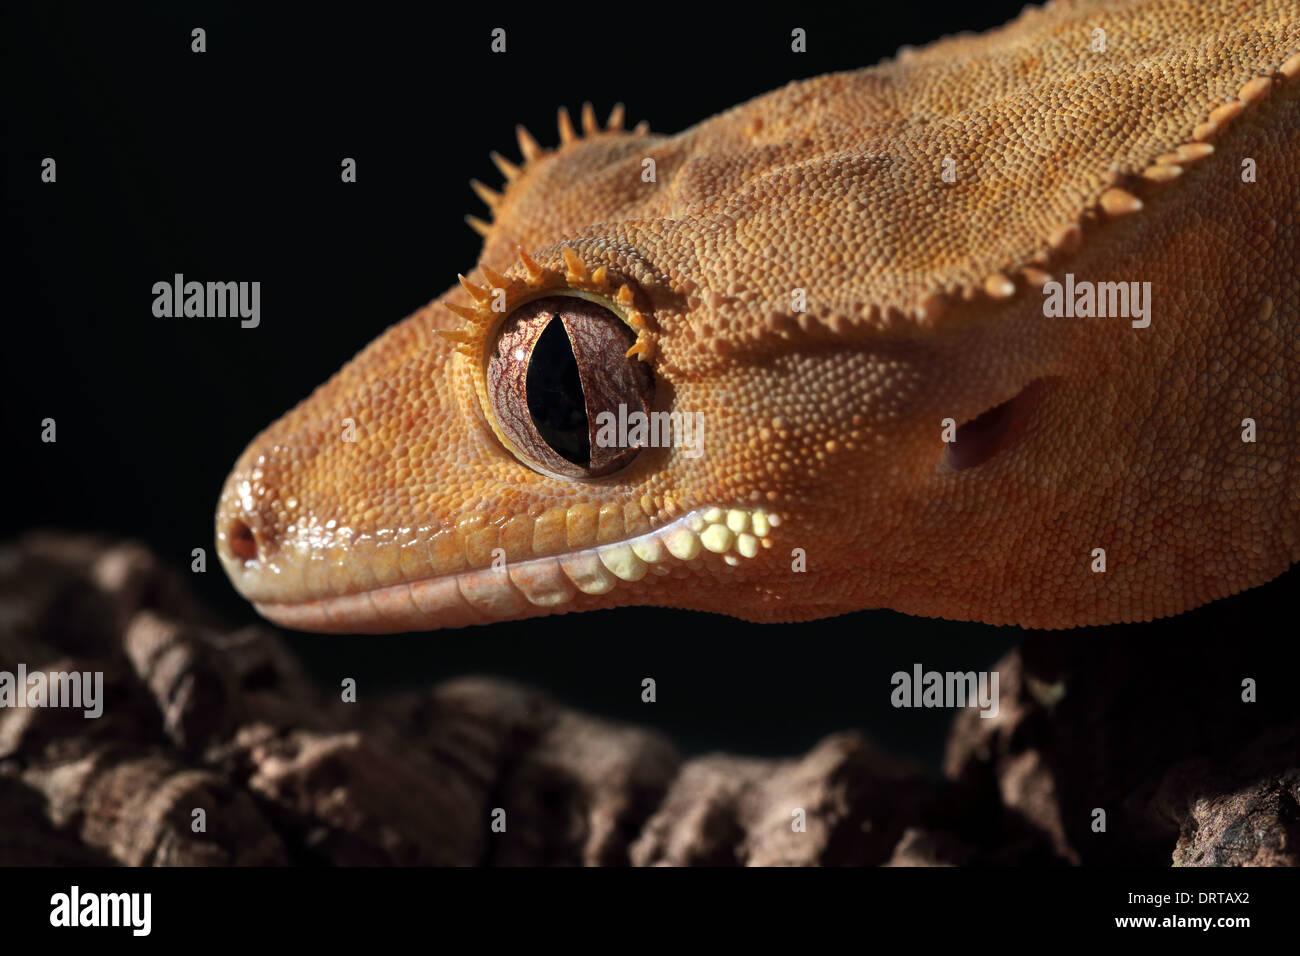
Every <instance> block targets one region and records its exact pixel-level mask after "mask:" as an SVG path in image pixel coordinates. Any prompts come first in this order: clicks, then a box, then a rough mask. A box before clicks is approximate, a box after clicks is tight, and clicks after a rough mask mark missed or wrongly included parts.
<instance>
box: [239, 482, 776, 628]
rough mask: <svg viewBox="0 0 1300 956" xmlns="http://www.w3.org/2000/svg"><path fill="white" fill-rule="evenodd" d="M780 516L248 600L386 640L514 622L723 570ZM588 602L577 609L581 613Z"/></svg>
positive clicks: (304, 623) (284, 620)
mask: <svg viewBox="0 0 1300 956" xmlns="http://www.w3.org/2000/svg"><path fill="white" fill-rule="evenodd" d="M780 524H781V519H780V517H779V516H778V515H776V514H772V513H769V512H767V511H764V510H762V509H749V508H730V509H724V508H719V507H704V508H696V509H695V510H693V511H690V512H688V513H686V514H685V515H682V516H681V517H680V518H677V519H676V520H674V521H672V522H671V523H669V524H666V525H664V526H663V527H661V528H657V529H655V530H654V531H650V532H647V533H645V534H642V535H638V536H637V537H635V538H629V539H627V540H626V541H620V542H617V543H614V544H605V545H597V546H595V547H591V548H584V549H582V550H579V551H573V552H570V553H568V554H560V555H549V556H546V557H540V558H530V559H528V560H524V561H516V562H513V563H511V562H503V563H502V564H500V565H499V566H495V567H486V568H476V569H474V570H470V571H461V572H458V573H452V574H443V575H438V576H437V577H432V578H426V579H424V580H422V581H409V582H404V583H401V584H392V585H387V586H384V587H378V588H371V589H369V590H365V591H358V592H355V593H352V594H343V595H337V596H333V597H325V598H317V599H315V600H309V601H301V602H277V601H255V602H254V604H253V606H254V607H256V608H257V611H258V613H259V614H261V615H262V616H263V617H265V618H266V619H267V620H269V621H271V622H272V623H274V624H278V625H280V626H281V627H287V628H290V629H293V630H304V631H316V632H323V633H335V634H386V633H394V632H397V631H432V630H437V629H439V628H444V627H464V626H467V625H471V624H490V623H493V622H494V621H509V620H518V619H520V618H526V617H535V616H538V615H540V614H547V613H556V612H562V611H565V610H570V609H573V610H576V609H577V608H576V607H575V608H571V607H570V605H573V604H574V603H575V602H578V601H581V596H582V595H587V596H591V597H599V596H601V595H604V594H607V593H609V592H610V591H612V590H613V589H614V588H615V587H616V586H617V585H618V584H619V583H620V582H635V581H640V580H641V579H642V578H644V577H646V575H647V574H656V575H666V574H669V573H671V570H672V566H673V565H674V564H685V563H689V562H693V561H697V560H699V559H700V557H701V556H702V555H703V554H704V553H705V552H710V553H713V554H717V555H720V556H721V557H722V559H723V560H724V561H725V562H726V563H727V564H729V565H733V566H734V565H738V564H739V563H740V562H741V561H742V560H745V559H749V558H753V557H755V556H757V555H758V553H759V551H760V549H761V548H766V547H771V545H772V539H771V537H770V534H771V531H772V529H773V528H776V527H778V526H779V525H780ZM590 604H591V602H584V609H585V608H586V606H588V605H590Z"/></svg>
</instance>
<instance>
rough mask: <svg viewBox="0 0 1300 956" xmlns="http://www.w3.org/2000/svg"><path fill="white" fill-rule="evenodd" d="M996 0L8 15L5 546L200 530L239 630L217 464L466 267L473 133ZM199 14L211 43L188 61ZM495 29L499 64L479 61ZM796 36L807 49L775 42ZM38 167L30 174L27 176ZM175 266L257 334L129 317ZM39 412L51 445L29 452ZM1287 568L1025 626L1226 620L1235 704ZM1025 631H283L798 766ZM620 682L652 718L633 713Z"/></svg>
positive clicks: (810, 55) (1216, 623) (915, 627)
mask: <svg viewBox="0 0 1300 956" xmlns="http://www.w3.org/2000/svg"><path fill="white" fill-rule="evenodd" d="M1022 3H1023V0H1014V2H983V3H979V4H954V5H953V6H952V7H951V8H945V7H944V6H943V5H942V4H936V3H934V2H927V3H925V4H923V5H922V4H910V5H909V4H889V5H888V6H885V5H878V4H869V5H862V4H859V5H852V6H845V7H842V8H841V9H840V10H831V9H823V10H812V9H810V8H808V7H806V6H803V5H800V6H797V7H791V8H788V9H787V10H786V11H785V12H782V13H778V14H759V13H745V12H744V10H745V8H744V7H743V6H739V5H730V4H729V5H727V7H725V8H719V9H716V10H709V9H708V8H706V7H704V6H703V5H699V4H692V5H690V6H689V7H677V8H673V7H668V6H661V5H658V4H649V5H645V4H632V5H602V6H601V7H600V8H599V9H598V10H597V9H594V8H592V7H590V6H587V5H578V6H572V7H569V6H565V5H546V6H545V8H544V9H538V8H536V7H534V8H533V9H531V10H530V11H519V12H507V11H506V10H505V9H504V8H500V7H497V6H496V5H491V9H489V5H486V4H485V5H480V6H481V7H482V8H483V9H482V11H481V12H480V11H479V10H477V9H470V10H459V11H457V10H453V9H450V8H449V7H448V6H443V5H430V6H429V7H428V8H426V9H425V11H424V12H422V13H419V14H412V13H410V12H407V11H403V12H402V13H401V14H400V15H397V14H394V13H389V14H384V13H381V12H378V11H375V10H373V9H371V8H368V7H367V6H365V5H360V6H355V7H353V6H349V7H347V8H343V9H340V11H339V12H338V13H337V14H336V13H332V12H330V11H329V10H328V9H309V10H302V11H298V12H296V13H270V12H267V11H265V10H263V9H260V8H258V7H255V6H252V5H250V6H248V7H243V8H236V9H231V8H227V7H222V8H211V9H204V8H198V9H197V10H196V11H194V12H185V13H181V12H179V11H177V10H174V9H172V7H171V5H160V7H159V8H158V9H154V10H150V11H147V12H135V13H122V12H120V11H117V10H113V11H111V12H110V11H108V10H106V9H98V10H89V9H78V8H73V7H66V6H63V7H58V6H56V7H48V6H43V9H42V10H41V11H39V12H36V13H19V12H16V11H13V10H6V12H5V14H4V20H5V22H4V27H3V38H2V39H0V42H3V43H4V44H5V46H6V47H7V49H6V51H5V55H4V70H5V74H6V75H5V77H4V88H5V94H6V98H7V100H8V102H7V103H5V109H4V122H5V124H6V127H7V130H6V136H5V237H6V240H7V242H8V243H9V244H10V248H9V251H8V252H7V253H6V255H5V260H4V261H5V275H6V281H5V296H4V315H5V320H4V338H3V354H4V402H3V412H4V429H5V431H4V438H5V441H4V449H5V467H4V473H5V486H6V492H5V498H4V501H5V507H4V508H2V509H0V522H2V526H0V533H2V536H3V537H4V538H10V537H12V536H14V535H17V534H20V533H21V532H23V531H24V530H26V529H29V528H35V527H57V528H63V529H68V530H76V531H98V532H105V533H109V534H113V535H125V536H132V537H137V538H139V539H142V540H143V541H145V542H147V543H148V544H149V545H151V546H152V547H153V548H155V549H156V550H157V551H158V552H159V553H160V554H161V555H163V556H164V559H165V560H167V561H170V562H173V563H174V564H175V565H176V566H177V567H178V568H181V569H183V570H187V569H188V566H189V561H190V551H191V549H192V548H195V547H206V548H209V570H208V572H207V573H206V574H204V575H193V576H192V577H193V579H194V586H195V588H196V589H197V590H198V591H199V593H200V594H201V595H202V597H203V598H204V599H205V600H206V601H207V602H208V603H210V604H212V605H213V606H215V607H217V608H218V609H219V610H220V611H221V612H222V613H223V614H224V615H225V617H226V618H227V620H228V621H229V622H230V623H231V624H232V625H239V624H244V623H249V622H251V621H252V620H254V619H255V614H254V612H253V611H252V609H251V608H250V607H248V606H247V605H246V604H245V603H244V602H243V601H242V600H241V599H240V598H239V597H238V596H237V595H236V594H235V592H234V590H233V589H232V588H231V587H230V585H229V583H228V582H227V580H226V579H225V576H224V575H223V574H222V572H221V570H220V568H219V566H218V564H217V562H216V560H215V557H214V556H213V555H212V554H211V550H210V549H211V546H212V515H213V509H214V507H215V503H216V497H217V493H218V491H219V489H220V487H221V483H222V480H223V478H224V477H225V475H226V472H227V470H228V469H229V467H230V465H231V464H232V463H233V462H234V460H235V458H236V456H237V455H238V454H239V452H240V451H241V450H242V448H243V447H244V445H245V444H246V443H247V441H248V440H249V439H251V438H252V436H253V435H254V434H255V433H256V432H257V431H258V430H259V429H261V428H262V427H263V426H265V425H266V424H268V423H269V422H270V421H272V420H273V419H275V418H276V417H278V416H279V415H280V414H281V413H283V412H284V411H285V410H287V409H288V408H290V407H291V406H292V405H293V404H295V403H296V402H297V401H298V400H300V399H301V398H303V397H304V396H306V395H307V393H308V392H309V391H310V390H311V389H312V388H313V387H315V386H316V385H317V384H319V383H321V382H322V381H324V380H325V379H326V378H327V377H328V376H329V375H331V374H332V373H333V372H334V371H335V370H336V369H337V368H338V367H339V366H340V365H342V364H343V363H344V362H345V361H346V360H347V359H348V358H350V357H351V356H352V355H353V354H354V353H355V352H356V351H357V350H358V349H360V348H361V347H362V346H364V345H365V344H366V343H367V342H369V341H370V340H371V339H373V338H374V337H375V336H376V335H377V334H379V333H380V332H381V331H382V330H383V329H384V328H386V327H387V326H388V325H390V324H392V323H394V322H396V321H398V320H399V319H401V318H402V317H403V316H405V315H407V314H408V313H410V312H411V311H412V310H414V309H416V308H417V307H419V306H421V305H423V304H424V303H425V302H427V301H428V300H429V299H431V298H433V297H434V296H435V295H438V294H440V293H441V292H442V291H443V290H444V289H446V288H447V286H448V285H449V284H450V283H451V282H452V281H454V278H455V274H456V273H457V272H458V271H468V269H469V267H471V266H472V265H473V263H474V261H475V259H476V256H477V250H478V244H479V239H478V237H477V236H476V235H475V234H474V233H472V232H471V231H470V230H469V229H468V227H466V226H465V225H464V223H463V221H462V220H463V216H464V215H465V214H466V213H467V212H470V213H475V214H479V215H481V214H483V210H482V209H481V207H480V204H479V203H478V200H477V199H475V197H474V196H473V194H472V193H471V192H470V190H469V188H468V185H467V181H468V180H469V179H470V178H471V177H477V178H479V179H483V180H484V181H486V182H488V183H489V184H492V185H495V184H497V183H498V182H499V180H500V177H499V174H498V173H497V172H496V170H495V168H494V167H493V166H492V164H491V163H490V161H489V160H488V151H489V150H491V149H497V150H500V151H501V152H503V153H504V154H506V155H507V156H509V157H515V156H516V151H515V147H514V135H513V128H514V124H515V123H520V122H522V123H524V124H525V125H527V126H528V127H529V128H530V129H531V130H532V131H533V132H534V134H535V135H536V136H537V137H538V139H539V140H540V141H541V142H542V143H543V144H544V145H551V144H553V143H554V142H555V141H556V138H557V137H556V133H555V109H556V107H557V106H559V105H566V106H568V107H569V108H570V110H571V111H573V112H574V114H575V116H576V111H577V108H578V107H579V106H580V105H581V103H582V101H583V100H585V99H590V100H591V101H593V103H594V104H595V106H596V108H597V111H598V113H599V114H600V115H601V116H602V117H603V116H604V115H606V113H607V112H608V110H609V108H610V107H611V106H612V105H613V103H614V102H616V101H623V102H625V103H626V104H627V108H628V119H629V123H634V122H636V121H637V120H640V119H642V118H645V119H648V120H649V121H650V124H651V127H652V128H653V129H654V130H656V131H662V132H673V131H677V130H680V129H682V128H684V127H686V126H689V125H691V124H693V123H696V122H698V121H700V120H702V119H704V118H706V117H708V116H710V115H712V114H713V113H715V112H718V111H719V110H722V109H725V108H728V107H730V106H733V105H735V104H736V103H738V102H741V101H743V100H745V99H748V98H750V97H752V96H754V95H757V94H760V93H762V92H765V91H767V90H769V89H772V88H775V87H777V86H780V85H782V84H784V83H786V82H788V81H790V80H791V79H797V78H803V77H808V76H813V75H816V74H819V73H823V72H826V71H828V70H836V69H850V68H855V67H859V66H865V65H869V64H872V63H874V62H876V61H877V60H879V59H881V58H882V57H886V56H890V55H892V54H893V53H894V51H895V50H896V49H897V47H898V46H899V45H900V44H903V43H915V44H920V43H924V42H926V41H928V40H930V39H933V38H935V37H938V36H940V35H942V34H945V33H951V32H954V31H957V30H964V29H977V30H981V29H986V28H988V27H992V26H995V25H997V24H1000V23H1002V22H1004V21H1005V20H1007V19H1009V18H1010V17H1012V16H1013V15H1015V14H1016V13H1017V12H1018V11H1019V9H1020V7H1021V6H1022ZM195 26H202V27H204V28H205V29H206V30H207V52H206V53H203V54H194V53H192V52H191V51H190V43H191V38H190V30H191V29H192V28H193V27H195ZM497 26H501V27H504V28H505V29H506V30H507V35H508V52H507V53H506V54H504V55H493V54H492V53H490V52H489V42H490V31H491V30H492V28H493V27H497ZM795 26H801V27H804V28H805V29H807V31H808V52H807V53H806V54H802V55H800V54H794V53H792V52H791V51H790V31H791V29H792V28H793V27H795ZM46 156H51V157H54V158H55V159H56V161H57V163H58V182H57V184H53V185H50V184H44V183H42V182H41V181H40V171H41V170H40V163H41V160H42V159H43V158H44V157H46ZM345 156H349V157H354V158H356V160H357V162H358V180H359V181H358V182H357V183H356V184H354V185H344V184H342V183H341V182H340V178H339V171H340V165H339V164H340V161H341V159H342V158H343V157H345ZM177 272H180V273H184V274H186V275H187V276H192V277H194V278H198V279H223V280H224V279H234V280H260V281H261V283H262V321H261V326H260V327H259V328H256V329H248V330H246V329H241V328H240V327H239V323H238V321H237V320H229V319H228V320H220V319H158V318H155V317H154V316H153V314H152V311H151V307H152V302H153V295H152V292H151V287H152V285H153V283H155V282H157V281H160V280H164V281H170V279H171V277H172V275H173V274H174V273H177ZM46 417H53V418H55V419H56V420H57V422H58V439H59V440H58V442H57V444H53V445H47V444H42V443H41V441H40V422H41V420H42V419H43V418H46ZM810 570H812V571H814V572H815V570H816V569H815V568H813V569H810ZM1296 581H1297V576H1296V572H1295V571H1294V570H1293V571H1292V572H1291V573H1289V574H1288V575H1286V576H1284V577H1283V578H1281V579H1279V580H1278V581H1275V582H1273V583H1272V584H1270V585H1267V586H1265V587H1264V588H1260V589H1256V590H1255V591H1252V592H1248V593H1246V594H1243V595H1238V596H1237V597H1235V598H1232V599H1229V600H1225V601H1221V602H1217V603H1215V604H1213V605H1210V606H1208V607H1206V608H1203V609H1201V610H1199V611H1196V612H1193V613H1191V614H1187V615H1183V616H1181V617H1178V618H1175V619H1173V620H1169V621H1162V622H1156V623H1153V624H1146V625H1132V626H1125V627H1116V628H1106V629H1079V630H1074V631H1068V632H1060V633H1055V634H1051V635H1046V634H1040V635H1036V636H1035V639H1036V640H1040V641H1049V642H1050V641H1068V642H1088V641H1090V640H1095V639H1096V638H1097V637H1098V636H1100V634H1101V632H1103V631H1105V632H1109V633H1111V634H1115V633H1122V634H1124V635H1125V637H1126V639H1131V640H1133V641H1135V642H1136V641H1146V640H1160V641H1170V642H1171V646H1174V645H1176V642H1177V641H1178V639H1179V637H1180V635H1191V634H1200V635H1205V634H1211V635H1222V636H1223V638H1224V640H1226V641H1231V642H1233V643H1235V644H1238V645H1240V643H1241V642H1243V641H1244V642H1254V645H1253V646H1255V647H1257V648H1258V661H1259V664H1260V667H1259V671H1260V674H1259V675H1258V676H1261V677H1262V678H1263V679H1264V681H1265V686H1262V687H1261V690H1262V692H1273V693H1287V692H1288V690H1287V688H1288V686H1289V685H1288V684H1286V683H1284V682H1286V681H1289V679H1290V678H1291V676H1292V675H1289V674H1285V673H1278V672H1277V669H1276V667H1275V663H1276V659H1275V657H1274V656H1273V651H1275V650H1276V648H1277V647H1278V646H1279V643H1278V642H1279V640H1280V639H1281V637H1282V635H1283V634H1285V635H1287V636H1288V637H1289V636H1290V635H1292V634H1293V633H1294V629H1295V628H1294V623H1293V622H1292V621H1291V620H1290V619H1289V618H1288V617H1287V616H1286V614H1285V612H1286V611H1288V610H1289V609H1290V604H1291V601H1290V597H1291V595H1292V593H1294V589H1295V584H1296ZM933 583H934V586H935V587H936V588H938V587H942V586H943V582H942V581H938V580H936V581H935V582H933ZM1025 637H1026V632H1024V631H1021V630H1019V629H1016V628H993V627H986V626H982V625H973V624H965V623H957V622H946V621H930V620H923V619H918V618H909V617H906V616H903V615H899V614H895V613H893V612H890V611H883V610H881V611H868V612H861V613H857V614H852V615H847V616H844V617H841V618H837V619H834V620H829V621H820V622H813V623H809V624H803V625H768V626H759V625H753V624H746V623H742V622H738V621H734V620H731V619H727V618H722V617H717V616H712V615H705V614H696V613H686V612H675V611H666V610H658V609H639V608H626V609H621V610H618V611H604V612H597V613H592V614H586V615H581V616H569V617H554V618H542V619H538V620H534V621H525V622H518V623H511V624H498V625H494V626H492V627H490V628H470V629H466V630H458V631H447V632H439V633H433V634H411V635H398V636H391V637H328V636H311V635H292V636H291V637H290V640H291V641H292V644H293V646H294V647H295V649H296V650H297V651H298V652H299V653H300V654H301V655H302V657H303V658H304V660H305V661H306V662H307V663H308V665H309V667H310V668H311V669H312V671H313V672H314V673H315V674H317V675H318V676H319V677H320V678H321V680H322V681H325V682H327V683H328V684H329V685H331V686H337V682H338V680H339V679H340V677H342V676H351V677H356V678H358V680H359V683H360V688H361V691H362V694H363V695H364V694H366V693H367V692H371V691H380V690H383V689H386V688H390V687H393V686H399V685H405V686H409V685H414V684H423V683H427V682H429V681H431V680H434V679H438V678H442V677H447V676H452V675H456V674H462V673H493V674H501V675H508V676H512V677H515V678H518V679H520V680H522V681H526V682H528V683H532V684H536V685H539V686H542V687H544V688H547V689H548V690H550V691H552V692H553V693H555V694H556V695H557V696H558V697H560V698H562V699H563V700H565V701H567V702H569V703H571V704H574V705H576V706H579V707H582V708H585V709H588V710H591V711H594V712H597V713H601V714H606V715H609V716H611V717H615V718H619V719H624V720H632V721H637V722H641V723H648V724H653V725H657V726H659V727H661V728H663V729H664V730H665V731H666V732H667V733H669V734H670V735H671V736H672V737H673V738H674V739H675V740H676V742H677V743H678V744H679V745H680V746H681V747H682V748H683V749H684V750H686V751H688V752H696V751H700V750H707V749H713V748H719V749H727V750H731V751H739V752H750V753H755V754H787V753H797V752H801V751H803V750H805V749H806V748H808V747H809V746H811V745H812V744H813V743H815V742H816V740H817V739H819V738H820V737H821V736H822V735H824V734H826V733H828V732H831V731H834V730H839V729H844V728H846V727H859V728H862V729H864V730H866V731H867V732H868V733H870V734H871V735H872V736H873V737H874V738H875V739H876V740H877V741H878V742H879V743H881V744H882V745H883V746H885V747H886V748H887V749H889V750H892V751H894V752H897V753H902V754H908V755H911V756H914V757H916V758H918V759H920V760H922V761H923V762H924V763H925V764H926V765H927V766H928V767H929V768H930V769H931V771H932V772H933V771H934V770H935V769H936V768H937V764H938V759H939V756H940V753H941V749H942V742H943V738H944V733H945V730H946V728H947V725H948V723H949V722H950V719H951V713H949V712H945V711H919V710H910V711H898V710H893V709H892V708H891V707H890V705H889V690H890V686H889V675H890V674H892V673H893V672H894V671H896V670H900V669H901V670H910V669H911V666H912V664H913V663H914V662H920V663H922V664H924V665H925V667H926V668H935V669H940V670H947V669H963V670H964V669H971V668H986V667H988V666H990V665H991V664H992V663H993V662H994V661H995V660H997V659H998V658H999V657H1000V656H1001V655H1002V654H1003V653H1004V652H1005V651H1006V650H1007V649H1008V648H1010V647H1012V646H1014V645H1015V644H1017V643H1019V642H1020V641H1022V640H1023V639H1024V638H1025ZM1288 642H1289V641H1288ZM1204 675H1205V684H1204V685H1203V686H1202V687H1200V688H1197V687H1187V686H1179V687H1173V686H1165V685H1162V683H1161V675H1160V674H1159V673H1156V674H1152V675H1151V678H1150V684H1149V689H1150V692H1152V693H1156V694H1168V695H1171V697H1173V696H1177V697H1179V698H1185V697H1186V696H1187V695H1189V694H1191V695H1195V694H1198V693H1208V692H1216V693H1217V692H1226V693H1231V692H1233V687H1235V686H1236V684H1237V681H1238V680H1239V676H1238V675H1237V674H1230V675H1223V674H1218V673H1216V670H1215V668H1214V665H1213V662H1212V661H1210V660H1207V661H1205V670H1204ZM647 676H649V677H654V678H655V679H656V681H657V683H658V693H659V701H658V703H656V704H653V705H647V704H643V703H641V701H640V696H639V695H640V681H641V679H642V678H643V677H647ZM1269 680H1272V681H1273V683H1272V687H1271V688H1269V687H1268V686H1267V682H1268V681H1269ZM1225 681H1226V682H1227V683H1225ZM1217 685H1223V686H1218V689H1217V691H1211V687H1212V686H1217ZM1134 731H1135V732H1140V728H1134Z"/></svg>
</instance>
